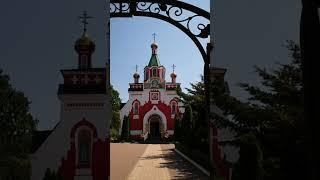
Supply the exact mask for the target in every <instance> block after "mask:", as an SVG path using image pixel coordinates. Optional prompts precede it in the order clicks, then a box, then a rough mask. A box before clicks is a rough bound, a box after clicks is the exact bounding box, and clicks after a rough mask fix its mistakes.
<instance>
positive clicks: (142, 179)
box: [111, 144, 209, 180]
mask: <svg viewBox="0 0 320 180" xmlns="http://www.w3.org/2000/svg"><path fill="white" fill-rule="evenodd" d="M117 146H119V147H121V146H123V147H127V149H126V155H125V156H126V157H127V158H128V160H127V162H125V161H124V162H122V163H123V168H125V169H126V170H125V171H126V172H127V173H126V172H124V171H123V170H122V171H121V170H120V171H121V173H124V174H127V175H126V176H125V175H124V174H123V176H122V177H121V176H119V175H117V174H119V169H115V167H113V164H115V163H116V162H118V161H117V157H122V158H121V159H123V158H124V157H123V156H122V155H119V151H116V150H115V149H117V148H116V147H117ZM141 147H143V148H142V149H144V151H141V150H142V149H141ZM139 148H140V149H139ZM134 149H135V150H136V151H137V150H138V151H139V152H133V151H134ZM130 154H133V155H130ZM139 154H140V156H139ZM137 155H138V156H139V157H138V158H137ZM113 161H114V162H113ZM121 161H123V160H121ZM133 161H136V163H135V164H134V166H132V165H133ZM125 164H130V165H129V166H128V165H125ZM119 165H120V164H119V163H118V167H119ZM130 167H131V171H128V170H129V169H130ZM122 179H127V180H170V179H175V180H178V179H181V180H182V179H190V180H191V179H196V180H205V179H209V178H208V177H207V176H206V175H205V174H203V173H202V172H201V171H200V170H199V169H197V168H196V167H194V166H193V165H192V164H190V163H189V162H188V161H186V160H185V159H184V158H182V157H181V156H180V155H179V154H177V153H176V152H175V151H174V145H172V144H148V145H146V144H127V145H121V144H111V180H122Z"/></svg>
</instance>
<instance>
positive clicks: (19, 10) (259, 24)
mask: <svg viewBox="0 0 320 180" xmlns="http://www.w3.org/2000/svg"><path fill="white" fill-rule="evenodd" d="M185 1H186V2H189V3H192V4H196V5H198V6H199V7H201V8H203V9H206V10H209V3H210V1H209V0H185ZM212 2H214V5H215V12H213V13H214V14H215V27H214V30H215V37H214V38H215V50H214V65H215V66H219V67H224V68H227V70H228V71H227V74H226V79H227V81H228V83H229V85H230V87H231V92H232V94H233V95H234V96H236V97H239V98H242V99H244V98H245V97H246V94H245V93H244V92H243V91H241V90H240V89H239V88H238V87H237V83H239V82H249V83H252V84H257V82H258V78H257V75H256V74H255V73H254V72H253V68H252V67H253V65H260V66H262V67H267V68H270V67H274V62H275V61H279V62H283V63H285V62H288V58H287V51H286V49H285V48H284V47H282V45H283V44H284V42H285V41H286V40H288V39H291V40H295V41H297V40H298V38H299V19H300V9H301V5H300V0H281V1H278V0H268V1H265V0H264V1H263V0H241V1H238V0H216V1H212ZM105 5H106V4H105V1H92V0H68V1H65V0H55V1H42V0H29V1H20V0H11V1H5V2H4V3H3V4H2V5H1V6H0V21H1V22H2V25H3V26H1V28H0V33H1V34H2V41H1V43H0V68H2V69H3V70H4V72H5V73H7V74H9V75H10V77H11V79H12V84H13V85H14V87H16V88H17V89H18V90H21V91H23V92H24V93H25V94H26V96H27V97H28V98H29V100H30V101H31V112H32V114H33V115H34V117H36V118H37V119H39V121H40V123H39V128H40V129H50V128H52V127H53V126H54V125H55V124H56V123H57V122H58V121H59V118H60V117H59V113H60V104H59V101H58V98H57V95H56V93H57V88H58V84H59V83H62V76H61V74H60V70H61V69H68V68H74V67H76V66H77V64H76V63H77V54H76V52H75V51H74V49H73V44H74V41H75V40H76V39H77V38H78V37H79V36H80V35H81V26H80V23H79V22H80V21H79V20H78V19H77V17H78V16H79V15H80V14H81V13H82V11H83V10H87V11H88V13H89V15H91V16H93V17H95V18H94V19H92V20H90V24H89V25H88V33H89V35H90V36H91V37H92V38H93V39H94V40H95V42H96V51H95V53H94V55H93V64H94V65H95V66H104V64H105V62H106V56H105V51H106V42H105V35H106V34H105V30H106V22H105V18H104V15H105V12H106V9H105ZM153 33H156V34H157V42H158V44H159V58H160V62H161V63H162V64H163V65H164V66H166V68H167V80H169V77H168V76H169V74H170V72H171V71H172V68H171V66H172V64H175V65H176V73H177V75H178V77H177V81H179V82H181V83H182V87H188V84H189V83H190V82H195V81H198V80H199V79H200V74H202V66H203V63H202V58H201V56H200V53H199V51H198V49H197V48H196V47H195V45H194V44H193V42H192V41H191V40H190V39H189V37H187V36H186V35H185V34H184V33H182V32H181V31H180V30H179V29H177V28H175V27H174V26H172V25H170V24H168V23H166V22H162V21H160V20H157V19H151V18H141V17H134V18H125V19H120V18H117V19H112V20H111V83H112V84H113V85H114V86H115V88H116V89H117V90H118V91H119V92H120V96H121V98H122V99H123V101H125V100H127V96H128V95H127V88H128V83H129V82H132V74H133V73H134V71H135V65H138V66H139V73H140V75H141V76H143V72H142V70H143V68H144V66H145V65H146V63H147V62H148V60H149V58H150V55H151V50H150V44H151V43H152V34H153Z"/></svg>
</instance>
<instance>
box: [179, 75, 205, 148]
mask: <svg viewBox="0 0 320 180" xmlns="http://www.w3.org/2000/svg"><path fill="white" fill-rule="evenodd" d="M190 85H191V88H186V91H187V92H186V93H184V92H182V91H181V89H177V93H178V95H179V97H180V98H179V99H178V100H179V101H181V102H183V104H184V105H185V112H184V114H183V118H182V120H181V128H180V130H181V133H180V134H181V135H180V140H179V141H180V142H181V143H183V144H184V145H186V146H188V147H189V148H192V149H198V150H200V151H201V152H202V153H205V154H207V153H208V147H209V144H208V143H209V142H208V122H207V121H206V118H205V108H207V107H206V105H205V89H204V87H205V86H204V82H203V77H202V78H201V81H200V82H196V83H190Z"/></svg>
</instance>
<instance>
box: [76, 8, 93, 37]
mask: <svg viewBox="0 0 320 180" xmlns="http://www.w3.org/2000/svg"><path fill="white" fill-rule="evenodd" d="M90 18H93V17H91V16H88V15H87V11H83V14H82V16H79V19H81V20H82V21H81V23H82V24H83V32H86V31H87V24H88V21H87V20H88V19H90Z"/></svg>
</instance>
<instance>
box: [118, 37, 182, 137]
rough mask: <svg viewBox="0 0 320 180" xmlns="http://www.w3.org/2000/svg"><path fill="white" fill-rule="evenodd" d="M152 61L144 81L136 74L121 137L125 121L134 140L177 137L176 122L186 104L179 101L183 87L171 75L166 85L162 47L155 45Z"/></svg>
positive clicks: (122, 120) (131, 84)
mask: <svg viewBox="0 0 320 180" xmlns="http://www.w3.org/2000/svg"><path fill="white" fill-rule="evenodd" d="M151 52H152V53H151V58H150V60H149V62H148V64H147V65H146V66H145V67H144V76H143V80H142V81H140V75H139V74H138V72H137V68H136V72H135V73H134V74H133V82H132V83H129V89H128V93H129V100H128V101H127V102H126V103H124V104H123V106H122V108H121V110H120V130H119V132H120V133H121V130H122V126H123V125H124V124H123V123H124V122H125V121H124V118H125V117H127V118H128V121H126V122H127V123H128V124H129V125H128V127H129V132H130V133H129V134H130V137H131V138H134V139H142V138H145V137H148V138H156V139H160V138H168V137H169V136H172V135H173V134H174V118H175V116H176V114H178V113H183V112H184V108H183V104H182V102H179V101H178V97H179V96H178V94H177V89H178V88H180V83H177V82H176V78H177V75H176V73H175V72H174V68H175V66H174V65H173V71H172V73H171V74H170V77H171V81H169V82H167V81H166V68H165V67H164V66H163V65H161V64H160V60H159V57H158V45H157V43H156V42H155V41H154V42H153V43H152V44H151Z"/></svg>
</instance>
